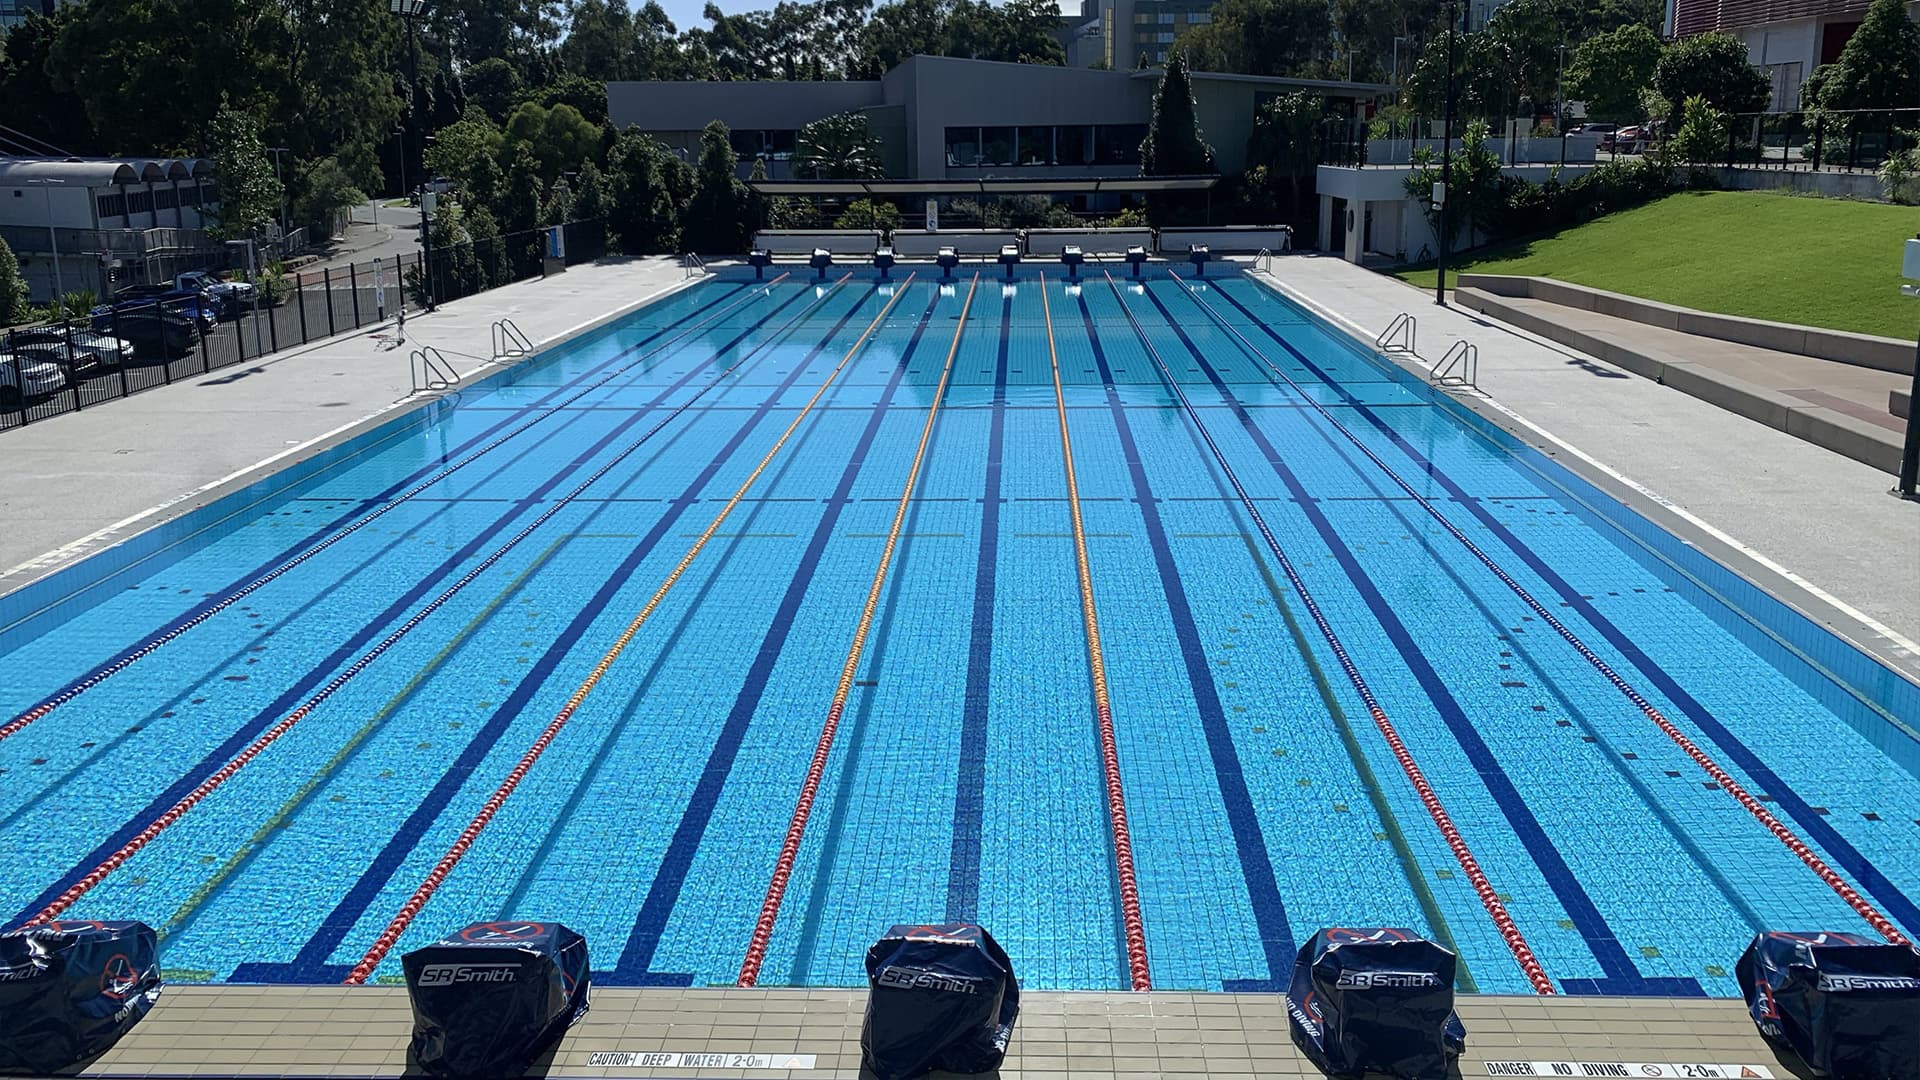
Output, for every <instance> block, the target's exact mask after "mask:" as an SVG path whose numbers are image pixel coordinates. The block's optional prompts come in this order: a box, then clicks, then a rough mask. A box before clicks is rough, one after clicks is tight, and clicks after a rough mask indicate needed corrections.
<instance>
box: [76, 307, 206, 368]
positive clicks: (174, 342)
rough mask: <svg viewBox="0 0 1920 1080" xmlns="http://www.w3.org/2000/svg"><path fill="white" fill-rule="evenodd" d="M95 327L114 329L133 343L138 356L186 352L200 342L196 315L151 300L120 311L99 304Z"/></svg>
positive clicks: (94, 314) (181, 353)
mask: <svg viewBox="0 0 1920 1080" xmlns="http://www.w3.org/2000/svg"><path fill="white" fill-rule="evenodd" d="M93 327H94V329H95V330H114V329H117V330H118V331H119V332H120V336H121V337H122V338H124V339H126V340H127V341H129V342H131V343H132V344H133V353H134V355H135V356H153V355H156V354H159V355H164V356H185V355H186V354H188V353H190V352H192V351H193V347H194V346H195V345H197V344H199V342H200V331H199V327H198V325H197V324H196V323H195V321H194V320H193V319H190V318H188V317H187V316H185V315H182V314H180V313H179V312H177V311H173V310H170V309H167V308H163V307H159V306H156V305H154V304H151V303H141V304H131V305H127V306H126V307H124V308H122V309H120V311H119V313H118V314H117V315H116V314H115V313H114V310H113V309H111V308H95V309H94V313H93Z"/></svg>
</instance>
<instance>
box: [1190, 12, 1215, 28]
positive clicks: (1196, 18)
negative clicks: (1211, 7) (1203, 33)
mask: <svg viewBox="0 0 1920 1080" xmlns="http://www.w3.org/2000/svg"><path fill="white" fill-rule="evenodd" d="M1212 21H1213V12H1211V11H1195V12H1191V13H1189V14H1188V15H1187V25H1188V26H1205V25H1206V24H1207V23H1210V22H1212Z"/></svg>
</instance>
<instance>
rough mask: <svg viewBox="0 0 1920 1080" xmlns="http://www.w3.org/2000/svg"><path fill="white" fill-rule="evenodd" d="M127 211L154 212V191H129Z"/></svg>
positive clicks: (136, 212) (135, 212)
mask: <svg viewBox="0 0 1920 1080" xmlns="http://www.w3.org/2000/svg"><path fill="white" fill-rule="evenodd" d="M127 212H128V213H132V214H147V213H152V212H153V192H151V191H129V192H127Z"/></svg>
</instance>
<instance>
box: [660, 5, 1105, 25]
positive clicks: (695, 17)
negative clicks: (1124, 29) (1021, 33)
mask: <svg viewBox="0 0 1920 1080" xmlns="http://www.w3.org/2000/svg"><path fill="white" fill-rule="evenodd" d="M774 2H775V0H715V3H718V4H719V5H720V10H722V11H724V12H726V13H728V14H729V15H733V14H738V13H740V12H742V11H764V10H766V9H768V8H771V7H772V6H773V5H774ZM876 2H884V0H876ZM1059 4H1060V10H1061V11H1063V12H1066V11H1073V12H1077V11H1079V10H1080V0H1059ZM627 6H628V7H630V8H631V7H638V6H640V5H639V4H638V3H635V2H634V0H627ZM660 6H661V7H663V8H666V9H667V17H668V18H670V19H672V20H673V25H675V26H677V27H679V28H680V29H682V30H685V29H686V28H688V27H690V26H705V25H706V19H704V18H703V17H701V14H700V13H701V12H703V11H705V10H707V0H660Z"/></svg>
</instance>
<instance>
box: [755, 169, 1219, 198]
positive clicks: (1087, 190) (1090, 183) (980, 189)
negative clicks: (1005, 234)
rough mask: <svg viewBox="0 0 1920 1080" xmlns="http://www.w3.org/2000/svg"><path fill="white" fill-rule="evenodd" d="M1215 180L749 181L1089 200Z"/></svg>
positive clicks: (816, 189)
mask: <svg viewBox="0 0 1920 1080" xmlns="http://www.w3.org/2000/svg"><path fill="white" fill-rule="evenodd" d="M1219 182H1220V177H1219V176H1217V175H1215V176H1034V177H1022V176H983V177H979V178H977V179H956V178H953V177H947V178H944V179H937V180H749V181H748V182H747V184H748V186H749V187H752V188H753V189H754V190H755V191H758V192H760V193H761V194H763V195H842V196H843V195H865V196H867V197H869V198H871V197H873V196H876V195H883V196H886V195H890V196H913V195H1094V194H1099V193H1101V192H1148V191H1207V190H1209V189H1211V188H1212V187H1213V186H1214V185H1215V184H1218V183H1219Z"/></svg>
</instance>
